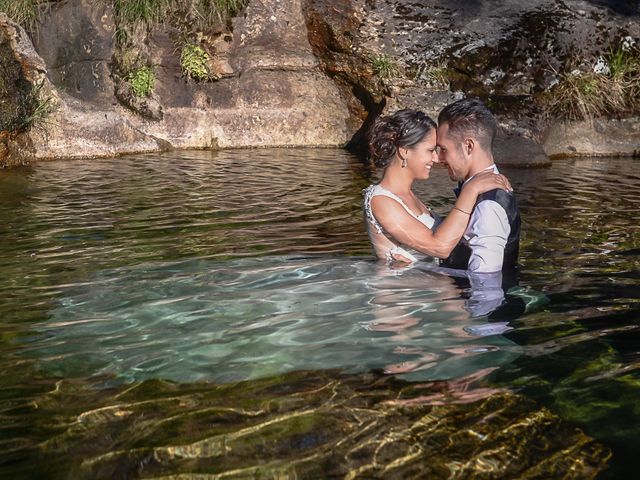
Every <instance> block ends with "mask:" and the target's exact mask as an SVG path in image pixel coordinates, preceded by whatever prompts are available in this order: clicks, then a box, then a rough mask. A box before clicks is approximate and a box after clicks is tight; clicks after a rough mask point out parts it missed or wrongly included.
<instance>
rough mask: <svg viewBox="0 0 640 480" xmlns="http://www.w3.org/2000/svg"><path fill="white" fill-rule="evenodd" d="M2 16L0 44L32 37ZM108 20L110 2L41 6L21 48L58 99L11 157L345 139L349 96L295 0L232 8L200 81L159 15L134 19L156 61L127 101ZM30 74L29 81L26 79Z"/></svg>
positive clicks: (335, 142) (72, 1) (324, 142)
mask: <svg viewBox="0 0 640 480" xmlns="http://www.w3.org/2000/svg"><path fill="white" fill-rule="evenodd" d="M276 11H277V16H276V15H275V14H274V12H276ZM0 15H1V14H0ZM1 18H2V20H1V22H2V23H1V24H0V25H1V26H2V29H1V30H0V32H1V34H0V39H2V41H3V45H5V44H7V42H8V41H9V40H10V39H12V38H17V37H16V36H19V35H22V36H23V37H22V38H23V43H25V44H29V45H30V41H29V40H28V38H27V37H26V35H24V32H23V31H22V29H21V28H19V27H18V26H17V25H15V24H13V23H12V22H11V21H10V20H8V18H7V17H6V16H4V15H2V17H1ZM70 18H71V19H73V22H71V21H70V20H69V19H70ZM114 31H115V26H114V13H113V9H112V7H111V6H110V5H109V4H108V3H101V4H100V6H96V5H95V4H94V2H91V1H90V0H70V1H68V2H62V3H60V4H55V5H54V6H52V8H51V13H50V14H48V15H46V16H45V17H43V20H42V25H41V28H40V30H39V34H38V35H37V36H35V35H34V37H37V39H36V41H35V45H36V49H37V51H38V53H36V51H35V50H34V49H33V48H31V51H30V52H29V54H28V55H26V56H25V58H29V59H30V60H29V61H31V62H35V63H37V64H38V65H39V67H38V68H39V70H38V71H39V72H40V76H41V77H42V81H43V82H44V83H45V84H46V88H45V89H44V91H43V94H46V95H47V97H46V98H48V99H51V100H52V101H53V100H55V104H56V109H55V111H54V112H51V113H50V114H49V116H48V117H47V119H46V123H43V124H42V125H41V128H31V129H30V130H29V131H28V132H26V133H20V134H19V135H18V137H20V138H21V139H22V142H23V143H25V144H28V145H29V146H30V149H29V150H28V151H27V150H25V149H22V150H20V154H19V155H17V157H20V158H21V159H22V160H24V159H26V160H30V159H46V158H69V157H75V156H83V157H86V156H111V155H117V154H122V153H128V152H145V151H158V150H162V149H166V148H219V147H220V148H224V147H261V146H265V147H266V146H337V145H343V144H345V143H346V142H347V141H348V139H349V136H350V133H351V132H350V131H349V128H348V125H347V121H348V120H349V118H350V117H349V112H348V110H347V106H346V104H347V102H346V101H345V100H344V99H343V97H342V94H341V92H340V91H339V89H338V87H337V86H336V84H335V83H334V82H332V81H331V80H330V79H329V78H327V76H326V75H324V74H323V72H322V71H321V70H320V67H319V63H318V61H317V59H316V58H315V56H314V54H313V52H312V49H311V47H310V45H309V42H308V40H307V30H306V25H305V20H304V17H303V15H302V5H301V3H300V1H299V0H287V1H284V0H267V1H252V2H251V3H250V4H249V6H248V7H247V8H246V11H245V14H244V16H243V17H242V18H236V19H235V20H234V28H233V29H232V31H230V32H228V34H225V35H222V36H221V38H220V39H219V41H218V46H217V48H218V49H219V50H220V51H223V53H224V55H220V56H218V58H217V59H216V61H217V62H218V63H217V64H216V65H214V67H215V69H217V72H218V74H217V76H221V77H222V78H220V79H219V80H217V81H208V82H200V83H198V82H193V81H188V80H186V79H185V78H184V77H183V75H182V73H181V67H180V61H179V56H178V57H177V56H176V52H175V50H176V46H175V43H174V42H173V40H172V38H170V33H171V32H170V28H169V27H167V26H164V27H163V25H157V26H155V27H154V28H149V29H147V30H146V31H145V30H144V29H142V31H141V32H140V40H141V43H144V44H145V45H148V46H146V47H145V50H146V52H148V55H149V57H150V61H151V63H152V64H153V66H154V67H155V68H154V70H155V72H156V83H155V86H154V95H153V97H152V98H149V99H148V100H144V99H143V100H141V101H139V102H138V103H136V104H134V105H131V103H133V102H130V105H129V107H131V108H126V106H124V105H121V103H125V104H126V103H127V102H126V101H125V102H122V97H126V95H127V92H124V93H123V92H122V90H121V89H120V87H121V81H120V80H119V78H118V75H117V74H115V75H114V68H113V63H114V52H115V50H116V47H115V46H114ZM14 43H15V42H14ZM4 50H6V48H5V49H4ZM4 50H3V51H4ZM14 50H15V49H14ZM23 70H25V69H24V68H23ZM34 85H35V82H31V83H29V88H27V89H26V90H27V91H31V90H32V89H33V87H34ZM3 98H4V95H3ZM118 99H120V102H119V101H118ZM154 102H155V103H154ZM132 109H133V110H135V111H132ZM145 109H146V110H145ZM145 113H147V114H145ZM12 135H13V134H12ZM7 136H8V133H5V134H4V136H3V137H2V138H5V137H7ZM12 138H13V137H12ZM3 144H4V147H3V148H2V149H0V154H2V152H4V159H2V158H0V163H4V164H8V163H9V160H8V159H9V156H8V155H9V154H10V152H13V151H14V150H15V148H14V145H17V144H16V143H15V142H13V143H11V144H10V142H9V140H4V141H3ZM11 155H14V156H16V154H15V153H11ZM12 162H13V163H15V161H12Z"/></svg>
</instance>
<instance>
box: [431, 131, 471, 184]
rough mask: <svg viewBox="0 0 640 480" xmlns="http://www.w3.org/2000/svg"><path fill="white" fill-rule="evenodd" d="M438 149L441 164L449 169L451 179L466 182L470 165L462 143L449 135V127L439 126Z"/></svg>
mask: <svg viewBox="0 0 640 480" xmlns="http://www.w3.org/2000/svg"><path fill="white" fill-rule="evenodd" d="M438 147H440V163H442V164H443V165H444V166H446V167H447V170H448V171H449V178H451V180H453V181H456V182H457V181H461V180H464V179H465V178H466V177H467V175H468V173H469V165H468V164H467V159H466V158H465V156H464V153H463V150H462V142H460V141H459V140H458V139H457V138H455V137H453V136H451V135H449V125H448V124H447V123H443V124H441V125H438Z"/></svg>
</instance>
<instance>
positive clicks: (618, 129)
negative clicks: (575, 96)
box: [542, 118, 640, 158]
mask: <svg viewBox="0 0 640 480" xmlns="http://www.w3.org/2000/svg"><path fill="white" fill-rule="evenodd" d="M542 145H543V147H544V150H545V152H547V154H548V155H549V156H550V157H551V158H557V157H575V156H590V157H598V156H610V155H611V152H616V153H618V154H620V155H629V156H635V157H639V156H640V118H628V119H624V120H617V119H596V120H594V121H593V122H571V123H562V122H554V123H552V124H551V125H550V126H549V127H548V128H547V130H546V132H545V133H544V136H543V144H542Z"/></svg>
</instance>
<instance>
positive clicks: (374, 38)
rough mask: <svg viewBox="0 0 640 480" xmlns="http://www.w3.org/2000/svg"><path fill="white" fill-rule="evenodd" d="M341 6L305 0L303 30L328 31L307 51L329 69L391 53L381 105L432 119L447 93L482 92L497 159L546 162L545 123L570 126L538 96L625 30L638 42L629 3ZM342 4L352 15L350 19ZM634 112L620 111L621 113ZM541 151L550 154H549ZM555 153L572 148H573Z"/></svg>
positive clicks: (610, 149)
mask: <svg viewBox="0 0 640 480" xmlns="http://www.w3.org/2000/svg"><path fill="white" fill-rule="evenodd" d="M344 3H348V4H349V6H348V7H347V6H342V2H341V4H340V5H337V4H335V2H330V1H328V0H308V1H307V5H308V7H307V10H311V11H312V13H307V16H308V18H311V19H313V20H314V22H311V21H310V22H309V24H310V28H312V27H313V28H314V29H315V30H316V31H320V32H329V33H330V35H328V34H326V33H324V34H323V35H316V38H326V39H327V40H325V42H324V44H325V48H317V47H316V48H315V49H316V52H317V53H318V55H319V56H320V57H321V59H322V60H323V64H324V65H325V66H326V68H327V70H328V71H329V73H330V74H331V73H334V72H338V73H339V74H340V75H343V74H342V72H345V71H346V72H350V71H351V66H352V65H353V64H354V61H353V60H352V59H351V58H350V57H352V56H354V55H358V52H360V51H362V52H367V51H368V52H377V53H378V54H380V55H383V54H384V55H386V56H387V57H388V58H390V59H393V60H394V62H395V67H396V69H397V73H396V74H395V77H398V78H400V77H404V82H402V81H398V80H397V79H390V80H389V79H388V80H387V82H386V83H387V84H388V85H389V90H390V91H389V92H387V98H386V99H385V100H386V109H385V111H393V110H396V109H398V108H402V107H412V108H421V109H423V110H425V111H426V112H427V113H429V114H430V115H431V116H432V117H435V116H436V115H437V112H438V111H439V110H440V109H441V108H442V107H443V106H444V105H446V104H447V103H449V102H451V101H452V100H454V99H457V98H461V97H463V96H474V97H479V98H482V99H483V100H484V101H485V102H486V103H487V104H488V105H489V106H490V108H491V109H492V110H493V111H494V113H496V114H497V116H498V118H499V121H500V124H501V126H502V131H501V133H500V135H499V138H498V142H497V143H496V152H495V153H496V158H497V159H498V160H505V161H506V160H507V159H512V158H520V159H522V160H521V162H522V164H523V165H544V164H548V162H549V159H548V158H547V154H546V153H545V150H543V146H545V145H547V143H546V142H543V138H545V137H546V136H547V135H548V134H547V133H546V132H547V131H548V126H549V125H550V124H553V125H555V127H554V128H556V129H558V128H559V129H561V130H562V129H565V128H569V129H570V128H573V127H572V125H573V123H572V122H561V123H558V122H555V121H554V120H553V119H552V120H551V121H550V122H549V121H548V120H549V119H548V117H547V115H546V112H544V111H543V108H542V107H541V100H542V97H543V96H544V95H545V94H546V92H548V91H549V89H550V88H552V87H553V86H554V85H555V84H556V83H557V82H558V79H559V77H560V75H561V74H562V73H563V72H566V70H567V69H568V68H573V67H581V68H582V69H583V70H585V71H588V70H589V69H592V67H593V66H594V64H595V63H596V62H597V60H598V57H599V56H601V55H606V54H608V53H609V52H610V49H615V48H616V47H617V46H618V45H620V42H621V39H623V38H625V37H630V38H632V39H635V40H636V41H640V22H639V21H638V20H639V17H638V14H639V13H640V11H639V9H638V3H637V2H628V1H618V0H609V1H607V0H602V1H598V0H593V1H576V0H570V1H565V2H558V1H556V0H542V1H538V2H533V3H531V2H523V1H522V0H507V1H503V2H496V1H493V0H479V1H475V2H466V1H462V0H434V1H430V2H415V1H412V0H378V1H376V2H370V1H365V0H352V1H351V2H344ZM330 4H331V5H330ZM348 11H353V12H356V13H355V14H353V15H351V16H349V15H348ZM313 12H315V16H314V13H313ZM353 18H357V19H359V20H360V21H359V22H356V27H357V28H353V27H352V24H353V23H354V22H353ZM317 19H320V20H319V21H318V20H317ZM311 35H312V36H313V34H312V33H311ZM345 39H346V40H345ZM313 43H314V42H313V41H312V44H313ZM345 44H346V46H345ZM314 46H315V45H314ZM345 57H346V58H345ZM343 76H344V75H343ZM406 80H410V81H408V82H407V81H406ZM358 90H368V91H371V90H372V89H371V88H370V86H368V84H367V82H366V81H360V82H359V84H358V85H356V86H355V87H354V91H358ZM361 96H362V95H361ZM371 96H372V97H373V96H374V95H371ZM637 113H638V112H634V111H628V112H625V115H630V116H634V115H637ZM627 142H631V143H633V142H635V143H636V144H638V143H640V138H637V137H636V138H635V139H633V138H632V136H631V137H629V136H627ZM545 148H546V147H545ZM594 148H595V150H594V151H596V152H599V153H603V154H604V153H607V154H614V155H615V154H625V155H626V154H629V151H630V149H629V148H627V147H625V148H623V149H619V148H618V145H617V143H616V142H610V141H608V142H605V143H601V144H598V145H594ZM636 150H637V149H636ZM631 151H633V150H631ZM549 153H550V154H553V155H555V154H556V151H555V150H554V151H551V150H550V151H549ZM563 153H564V154H567V155H571V154H572V151H571V150H566V151H563ZM519 162H520V161H519ZM519 162H516V163H519ZM509 163H511V161H509Z"/></svg>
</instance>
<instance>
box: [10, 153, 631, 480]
mask: <svg viewBox="0 0 640 480" xmlns="http://www.w3.org/2000/svg"><path fill="white" fill-rule="evenodd" d="M505 172H506V173H507V174H508V175H509V176H510V179H511V182H512V184H513V185H514V187H515V188H516V192H517V194H518V201H519V204H520V207H521V213H522V217H523V232H522V244H521V265H522V270H521V274H520V277H519V279H518V284H517V285H516V286H515V287H513V288H512V289H511V290H509V292H508V293H507V294H506V296H505V297H504V301H503V304H502V306H501V307H499V308H497V309H493V308H490V309H488V311H492V313H490V314H488V315H486V314H484V313H485V312H484V311H483V310H482V309H478V305H479V304H480V306H483V302H485V304H486V302H487V301H488V300H487V298H488V297H490V296H491V295H493V294H494V293H496V292H495V289H489V290H478V288H477V286H475V285H473V284H469V283H468V282H467V281H465V280H461V279H453V278H449V277H446V276H443V275H439V274H434V273H432V272H429V271H424V270H421V269H410V270H406V271H398V270H390V269H388V268H386V267H384V266H381V265H379V264H377V263H375V262H374V261H373V259H372V257H371V251H370V247H369V244H368V240H367V238H366V234H365V232H364V225H363V220H362V214H361V201H362V196H361V190H362V188H364V187H365V186H367V185H368V184H369V182H370V180H371V173H370V172H369V171H368V170H367V169H366V168H365V167H363V166H362V165H361V164H360V163H359V162H358V161H357V160H356V159H355V158H352V157H350V156H349V155H348V154H346V153H344V152H343V151H341V150H324V149H323V150H311V149H305V150H249V151H243V150H237V151H229V152H217V153H216V152H180V153H176V152H174V153H170V154H163V155H144V156H131V157H123V158H119V159H116V160H86V161H74V162H51V163H42V164H38V165H36V166H34V167H31V168H25V169H18V170H11V171H0V218H1V219H2V223H1V224H0V239H1V240H2V245H3V249H2V253H0V288H1V291H2V295H1V296H0V313H1V314H2V315H1V316H0V352H1V353H2V355H0V363H1V366H2V371H3V372H4V375H3V376H2V378H1V379H0V446H1V447H2V452H3V453H1V454H0V475H1V476H3V477H7V478H131V477H148V478H151V477H153V478H160V477H167V476H171V475H175V477H171V478H222V477H216V475H218V476H223V477H225V478H247V477H251V478H255V477H259V478H276V477H278V478H319V477H332V478H335V477H338V478H342V477H349V478H371V477H375V478H412V477H415V478H425V477H433V478H469V477H471V476H476V477H478V478H507V477H508V478H511V477H515V476H520V477H522V478H529V477H531V478H534V477H536V475H538V477H536V478H539V477H540V476H541V477H545V478H549V477H554V478H564V477H567V478H569V477H571V478H575V475H577V476H578V478H589V477H593V476H597V477H599V478H618V477H620V476H625V475H626V476H629V475H630V472H634V471H636V470H637V467H638V466H640V465H639V464H638V458H640V456H639V455H638V454H639V453H640V451H639V449H638V447H637V446H636V444H635V440H636V439H637V438H638V436H639V433H640V432H639V430H640V403H638V401H637V399H638V398H640V395H639V394H640V377H639V373H638V368H637V367H638V366H639V365H640V356H639V353H638V352H639V351H640V337H639V335H638V317H639V316H638V311H639V306H638V305H639V303H638V300H639V298H640V290H639V289H638V280H639V278H640V274H639V269H638V265H639V263H638V259H639V256H640V248H639V245H638V244H639V241H640V235H639V228H640V227H639V225H640V222H639V221H638V220H639V218H640V213H639V212H640V195H638V189H639V187H640V174H638V173H637V172H638V167H637V162H634V160H631V159H581V160H575V161H559V162H556V163H555V164H554V165H553V167H551V168H549V169H544V170H506V171H505ZM451 187H452V185H451V183H450V182H449V180H448V177H447V175H446V172H445V171H444V170H435V171H434V172H433V176H432V179H431V180H430V181H429V182H428V183H427V184H424V185H421V186H420V187H419V189H418V191H419V193H420V195H421V197H422V198H423V199H424V200H425V202H427V203H428V204H429V205H431V206H432V207H434V208H435V209H436V210H437V211H439V212H440V213H446V209H447V205H449V204H450V203H451V201H452V196H453V194H452V192H451ZM498 290H499V293H500V294H502V293H503V292H502V290H500V289H498ZM576 427H577V428H579V430H576ZM572 472H573V473H572ZM179 475H182V476H179ZM197 475H208V476H209V477H203V476H201V477H198V476H197ZM572 475H573V477H572Z"/></svg>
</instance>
